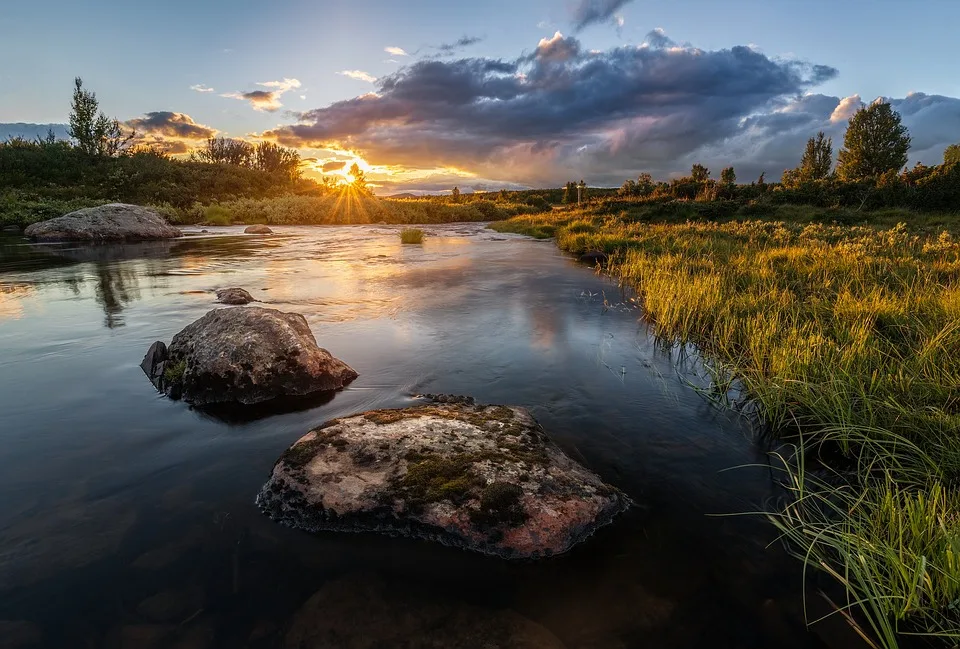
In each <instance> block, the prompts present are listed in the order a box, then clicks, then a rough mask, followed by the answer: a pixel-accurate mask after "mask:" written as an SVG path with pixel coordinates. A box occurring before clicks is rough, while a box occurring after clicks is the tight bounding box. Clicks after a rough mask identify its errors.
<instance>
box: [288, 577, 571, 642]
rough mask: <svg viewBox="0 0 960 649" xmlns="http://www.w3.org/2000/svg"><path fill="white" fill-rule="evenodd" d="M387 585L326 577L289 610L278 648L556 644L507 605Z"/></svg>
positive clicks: (547, 633) (372, 580)
mask: <svg viewBox="0 0 960 649" xmlns="http://www.w3.org/2000/svg"><path fill="white" fill-rule="evenodd" d="M417 586H419V584H405V585H404V587H403V588H402V589H399V590H398V589H391V588H390V587H389V586H388V585H387V584H386V583H385V582H384V581H383V580H381V579H378V578H377V577H374V576H369V575H348V576H346V577H343V578H341V579H337V580H336V581H332V582H328V583H327V584H325V585H324V586H323V588H321V589H320V590H319V591H317V592H316V593H315V594H314V595H313V597H311V598H310V599H309V600H307V602H306V603H305V604H304V605H303V606H301V607H300V610H299V611H297V613H296V614H295V615H294V616H293V620H292V622H291V624H290V629H289V631H287V635H286V638H285V639H284V644H283V646H284V647H285V648H286V649H377V648H379V647H405V648H406V649H454V648H456V649H497V648H503V649H506V648H508V647H509V648H510V649H563V647H564V645H563V643H562V642H561V641H560V640H559V639H558V638H557V637H556V636H555V635H554V634H553V633H551V632H550V631H549V630H548V629H546V628H545V627H543V626H541V625H540V624H537V623H536V622H534V621H533V620H530V619H528V618H526V617H524V616H522V615H520V614H519V613H517V612H515V611H512V610H510V609H486V608H481V607H479V606H475V605H472V604H468V603H466V602H461V601H457V599H456V598H455V597H451V596H450V593H449V592H446V593H439V594H431V593H428V592H418V589H417Z"/></svg>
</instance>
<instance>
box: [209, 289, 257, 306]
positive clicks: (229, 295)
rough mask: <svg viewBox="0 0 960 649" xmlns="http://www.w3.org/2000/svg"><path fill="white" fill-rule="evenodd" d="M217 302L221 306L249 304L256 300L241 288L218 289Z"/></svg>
mask: <svg viewBox="0 0 960 649" xmlns="http://www.w3.org/2000/svg"><path fill="white" fill-rule="evenodd" d="M217 302H220V303H221V304H250V303H251V302H256V300H254V299H253V296H252V295H250V294H249V293H247V292H246V291H245V290H243V289H242V288H218V289H217Z"/></svg>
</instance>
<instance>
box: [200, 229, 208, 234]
mask: <svg viewBox="0 0 960 649" xmlns="http://www.w3.org/2000/svg"><path fill="white" fill-rule="evenodd" d="M208 232H210V230H200V234H206V233H208Z"/></svg>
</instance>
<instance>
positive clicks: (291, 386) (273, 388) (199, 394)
mask: <svg viewBox="0 0 960 649" xmlns="http://www.w3.org/2000/svg"><path fill="white" fill-rule="evenodd" d="M141 367H142V368H143V370H144V372H145V373H146V375H147V376H148V377H149V378H150V380H151V381H152V382H153V383H154V385H155V386H157V388H158V389H159V390H161V391H163V392H165V393H166V394H167V395H168V396H170V397H172V398H174V399H181V398H182V399H183V400H184V401H187V402H188V403H192V404H195V405H207V404H214V403H229V402H239V403H243V404H253V403H260V402H263V401H269V400H270V399H274V398H276V397H282V396H302V395H306V394H311V393H314V392H326V391H332V390H339V389H340V388H342V387H343V386H345V385H346V384H348V383H349V382H350V381H352V380H353V379H355V378H357V373H356V372H355V371H353V369H352V368H351V367H350V366H349V365H347V364H346V363H344V362H343V361H340V360H338V359H336V358H334V357H333V356H332V355H331V354H330V352H328V351H327V350H326V349H322V348H320V347H318V346H317V341H316V339H315V338H314V337H313V333H312V332H311V331H310V327H309V326H308V325H307V321H306V320H305V319H304V317H303V316H302V315H300V314H299V313H283V312H281V311H277V310H276V309H263V308H260V307H245V308H242V309H239V308H238V309H215V310H213V311H210V312H209V313H207V314H206V315H205V316H203V317H202V318H200V319H199V320H197V321H196V322H194V323H192V324H190V325H188V326H187V327H185V328H184V329H183V331H181V332H180V333H178V334H177V335H176V336H174V337H173V342H171V343H170V346H169V347H166V348H165V346H164V344H163V343H162V342H159V341H158V342H156V343H154V344H153V345H151V346H150V349H149V350H148V351H147V355H146V356H145V357H144V359H143V363H142V364H141Z"/></svg>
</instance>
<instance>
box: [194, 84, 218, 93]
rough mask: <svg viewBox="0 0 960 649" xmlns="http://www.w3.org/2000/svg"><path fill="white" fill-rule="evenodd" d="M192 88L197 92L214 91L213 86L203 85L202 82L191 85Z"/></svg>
mask: <svg viewBox="0 0 960 649" xmlns="http://www.w3.org/2000/svg"><path fill="white" fill-rule="evenodd" d="M190 90H193V91H195V92H213V88H208V87H207V86H205V85H203V84H202V83H196V84H194V85H192V86H190Z"/></svg>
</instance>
